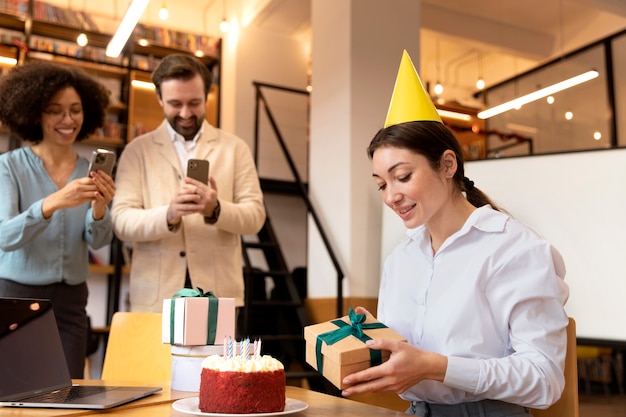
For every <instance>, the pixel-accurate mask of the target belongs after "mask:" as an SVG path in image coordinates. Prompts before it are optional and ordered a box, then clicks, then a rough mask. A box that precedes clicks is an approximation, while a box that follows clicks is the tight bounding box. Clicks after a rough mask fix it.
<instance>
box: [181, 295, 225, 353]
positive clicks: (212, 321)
mask: <svg viewBox="0 0 626 417" xmlns="http://www.w3.org/2000/svg"><path fill="white" fill-rule="evenodd" d="M173 297H174V298H176V297H207V298H208V299H209V312H208V314H209V322H208V326H207V327H208V328H207V341H206V344H207V345H214V344H215V334H216V330H217V309H218V306H219V298H217V296H216V295H215V294H214V293H213V292H212V291H209V292H204V291H203V290H202V288H200V287H197V289H195V290H194V289H193V288H183V289H182V290H179V291H176V294H174V296H173ZM174 304H175V303H174V301H173V300H172V302H171V303H170V343H171V344H173V343H174Z"/></svg>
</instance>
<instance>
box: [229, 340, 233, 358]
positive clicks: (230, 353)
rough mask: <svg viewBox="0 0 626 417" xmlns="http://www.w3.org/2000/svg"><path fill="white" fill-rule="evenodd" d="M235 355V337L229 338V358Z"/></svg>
mask: <svg viewBox="0 0 626 417" xmlns="http://www.w3.org/2000/svg"><path fill="white" fill-rule="evenodd" d="M232 357H233V339H231V338H230V337H229V338H228V359H232Z"/></svg>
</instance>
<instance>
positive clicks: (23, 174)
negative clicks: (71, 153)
mask: <svg viewBox="0 0 626 417" xmlns="http://www.w3.org/2000/svg"><path fill="white" fill-rule="evenodd" d="M88 166H89V162H88V161H87V159H85V158H84V157H79V158H78V160H77V161H76V167H75V168H74V172H73V173H72V175H71V176H70V179H69V180H68V182H69V181H72V180H74V179H77V178H80V177H83V176H86V175H87V169H88ZM56 191H58V187H57V186H56V184H55V183H54V182H53V181H52V179H51V178H50V176H49V175H48V173H47V172H46V170H45V168H44V166H43V161H42V160H41V159H40V158H39V157H38V156H37V155H35V154H34V153H33V151H32V150H31V148H30V147H23V148H19V149H15V150H13V151H10V152H7V153H4V154H2V155H0V278H7V279H10V280H13V281H16V282H19V283H22V284H27V285H47V284H52V283H57V282H66V283H68V284H71V285H75V284H80V283H82V282H84V281H85V280H86V279H87V277H88V276H89V265H88V263H89V258H88V247H92V248H94V249H98V248H101V247H103V246H105V245H106V244H108V243H110V242H111V239H112V237H113V232H112V229H111V215H110V213H109V209H108V207H107V209H106V212H105V215H104V217H103V218H102V219H100V220H94V219H93V215H92V209H91V204H89V203H85V204H82V205H80V206H78V207H73V208H67V209H62V210H57V211H55V212H54V214H53V215H52V216H51V217H50V218H49V219H45V218H44V217H43V214H42V211H41V209H42V204H43V200H44V198H45V197H46V196H48V195H50V194H52V193H54V192H56Z"/></svg>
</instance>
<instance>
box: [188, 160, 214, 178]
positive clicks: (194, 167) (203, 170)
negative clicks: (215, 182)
mask: <svg viewBox="0 0 626 417" xmlns="http://www.w3.org/2000/svg"><path fill="white" fill-rule="evenodd" d="M187 176H188V177H189V178H193V179H194V180H198V181H200V182H203V183H205V184H208V183H209V161H207V160H206V159H190V160H189V161H188V162H187Z"/></svg>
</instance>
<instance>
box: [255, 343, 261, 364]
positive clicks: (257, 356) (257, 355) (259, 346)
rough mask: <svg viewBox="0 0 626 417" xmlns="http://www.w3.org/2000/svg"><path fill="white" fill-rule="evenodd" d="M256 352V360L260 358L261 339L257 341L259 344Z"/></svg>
mask: <svg viewBox="0 0 626 417" xmlns="http://www.w3.org/2000/svg"><path fill="white" fill-rule="evenodd" d="M257 347H258V350H257V352H256V358H257V359H258V358H260V357H261V339H259V344H258V346H257Z"/></svg>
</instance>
